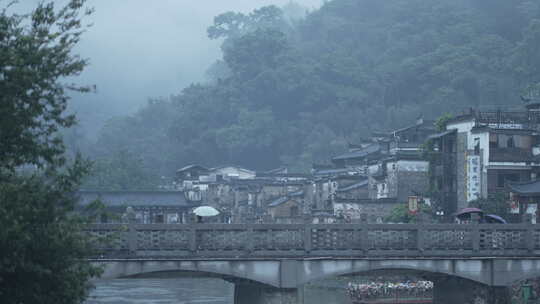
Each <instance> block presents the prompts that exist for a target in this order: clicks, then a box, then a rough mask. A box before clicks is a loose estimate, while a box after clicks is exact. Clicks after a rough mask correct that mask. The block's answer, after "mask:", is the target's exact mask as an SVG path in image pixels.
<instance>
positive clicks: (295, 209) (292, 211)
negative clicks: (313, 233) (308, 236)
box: [291, 206, 298, 216]
mask: <svg viewBox="0 0 540 304" xmlns="http://www.w3.org/2000/svg"><path fill="white" fill-rule="evenodd" d="M291 216H298V207H297V206H293V207H291Z"/></svg>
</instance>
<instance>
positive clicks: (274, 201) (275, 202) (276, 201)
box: [268, 196, 290, 207]
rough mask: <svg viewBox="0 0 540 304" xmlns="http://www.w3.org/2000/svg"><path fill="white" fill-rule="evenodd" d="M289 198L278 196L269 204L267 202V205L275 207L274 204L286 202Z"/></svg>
mask: <svg viewBox="0 0 540 304" xmlns="http://www.w3.org/2000/svg"><path fill="white" fill-rule="evenodd" d="M289 200H290V198H289V197H287V196H282V197H280V198H277V199H275V200H273V201H272V202H271V203H270V204H268V207H276V206H279V205H281V204H283V203H286V202H288V201H289Z"/></svg>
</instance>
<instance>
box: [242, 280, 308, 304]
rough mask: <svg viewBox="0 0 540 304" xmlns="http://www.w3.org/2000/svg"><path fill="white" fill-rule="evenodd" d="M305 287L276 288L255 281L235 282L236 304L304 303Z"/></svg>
mask: <svg viewBox="0 0 540 304" xmlns="http://www.w3.org/2000/svg"><path fill="white" fill-rule="evenodd" d="M303 298H304V295H303V288H276V287H272V286H268V285H263V284H258V283H253V282H235V284H234V304H303V302H304V299H303Z"/></svg>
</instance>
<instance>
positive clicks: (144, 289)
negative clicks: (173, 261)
mask: <svg viewBox="0 0 540 304" xmlns="http://www.w3.org/2000/svg"><path fill="white" fill-rule="evenodd" d="M323 285H324V286H323ZM323 285H320V284H317V283H314V284H310V285H307V286H306V288H305V301H304V302H305V303H310V304H348V303H350V302H349V301H347V298H346V296H345V291H344V289H342V288H337V287H335V286H331V285H334V284H330V285H328V284H326V283H325V284H323ZM233 288H234V286H233V285H232V284H230V283H227V282H226V281H223V280H219V279H207V278H166V279H147V278H145V279H116V280H106V281H105V280H104V281H98V282H96V288H95V289H94V290H93V291H92V292H91V294H90V298H89V299H88V301H87V302H86V304H139V303H140V304H233V292H234V291H233Z"/></svg>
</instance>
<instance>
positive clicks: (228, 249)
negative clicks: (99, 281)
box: [87, 224, 540, 259]
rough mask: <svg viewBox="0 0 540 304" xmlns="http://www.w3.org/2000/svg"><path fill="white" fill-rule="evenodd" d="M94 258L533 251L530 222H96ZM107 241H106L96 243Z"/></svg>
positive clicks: (538, 244)
mask: <svg viewBox="0 0 540 304" xmlns="http://www.w3.org/2000/svg"><path fill="white" fill-rule="evenodd" d="M87 233H89V234H91V235H92V236H94V237H95V238H96V248H97V250H98V256H99V257H102V258H145V257H146V258H148V257H158V258H160V257H168V258H187V259H199V258H200V259H206V258H233V259H234V258H265V257H269V258H287V257H298V258H302V257H356V258H358V257H360V258H361V257H373V258H388V257H409V258H416V257H422V256H424V257H448V256H451V257H475V256H476V257H478V256H483V257H486V256H490V257H491V256H531V255H535V254H538V253H540V225H538V226H537V225H530V224H509V225H502V224H471V225H455V224H425V225H422V224H373V225H370V224H309V225H301V224H281V225H280V224H207V225H204V224H192V225H174V224H169V225H167V224H161V225H157V224H131V225H122V224H97V225H92V226H89V227H88V229H87ZM98 239H108V241H97V240H98Z"/></svg>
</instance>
